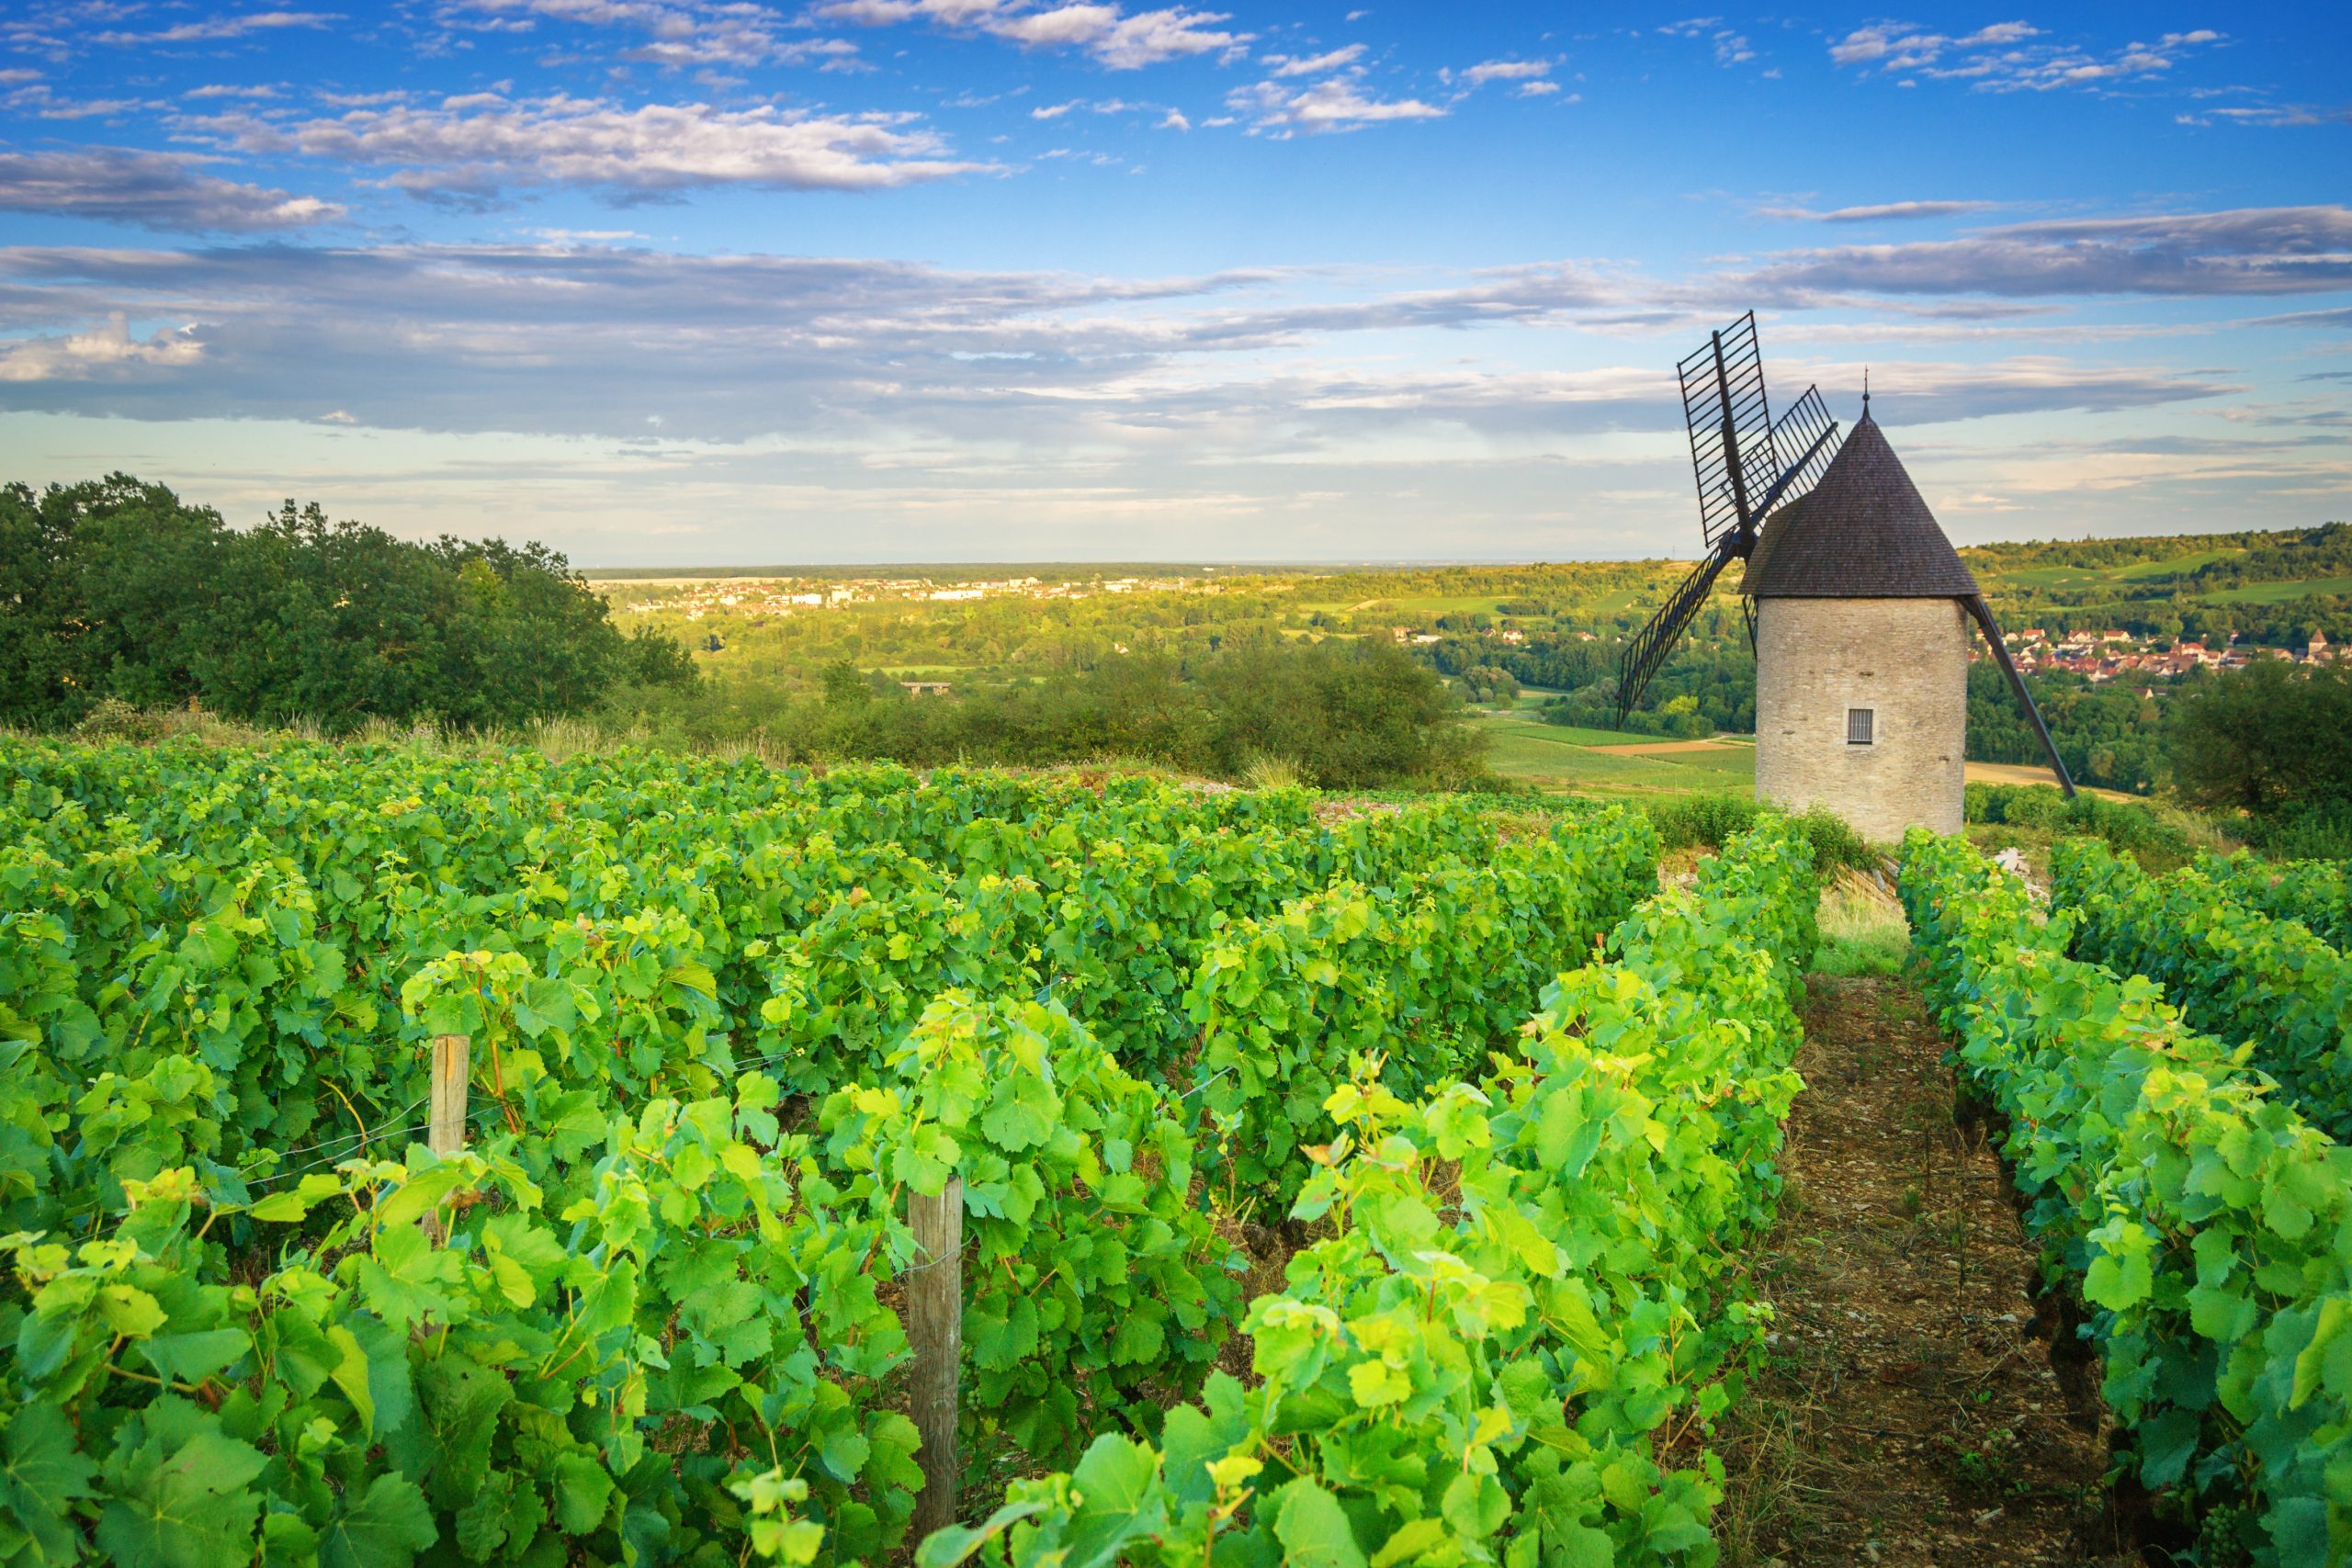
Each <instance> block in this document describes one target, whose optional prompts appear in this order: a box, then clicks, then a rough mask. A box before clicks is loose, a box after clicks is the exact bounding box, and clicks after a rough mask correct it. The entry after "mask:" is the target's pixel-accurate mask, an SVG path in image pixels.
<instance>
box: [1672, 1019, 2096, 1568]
mask: <svg viewBox="0 0 2352 1568" xmlns="http://www.w3.org/2000/svg"><path fill="white" fill-rule="evenodd" d="M1807 988H1808V991H1809V993H1810V998H1811V999H1810V1001H1809V1004H1808V1006H1807V1009H1806V1015H1805V1034H1806V1043H1805V1045H1804V1051H1803V1054H1802V1055H1800V1056H1799V1058H1798V1063H1797V1065H1798V1069H1799V1071H1800V1072H1802V1073H1803V1074H1804V1079H1805V1083H1806V1086H1807V1087H1806V1089H1805V1091H1804V1094H1802V1095H1801V1096H1799V1097H1798V1100H1797V1102H1796V1105H1795V1108H1794V1110H1793V1111H1792V1112H1791V1115H1790V1119H1789V1125H1788V1143H1787V1146H1786V1149H1785V1151H1784V1154H1783V1156H1782V1166H1783V1168H1784V1169H1785V1171H1786V1172H1787V1175H1788V1181H1789V1185H1788V1191H1787V1194H1786V1197H1785V1199H1784V1201H1783V1206H1782V1217H1781V1223H1780V1224H1779V1226H1778V1227H1777V1229H1776V1230H1775V1232H1774V1234H1773V1235H1771V1236H1770V1238H1768V1241H1767V1243H1766V1245H1765V1247H1764V1248H1763V1250H1762V1253H1761V1255H1760V1257H1759V1258H1758V1265H1757V1270H1756V1275H1755V1285H1756V1289H1757V1292H1758V1295H1760V1296H1761V1297H1762V1298H1763V1299H1765V1300H1767V1301H1769V1302H1770V1303H1771V1304H1772V1307H1773V1310H1774V1313H1775V1315H1776V1319H1777V1323H1776V1328H1775V1338H1774V1341H1773V1343H1772V1345H1771V1348H1770V1360H1769V1362H1768V1365H1767V1367H1766V1369H1765V1371H1763V1373H1762V1374H1761V1375H1760V1376H1758V1378H1757V1379H1756V1380H1755V1381H1754V1382H1752V1383H1751V1384H1750V1385H1749V1387H1748V1389H1747V1392H1746V1393H1744V1394H1743V1395H1742V1397H1741V1398H1740V1400H1739V1402H1738V1404H1737V1407H1736V1410H1735V1412H1734V1417H1733V1419H1731V1420H1730V1421H1728V1422H1727V1423H1726V1426H1725V1429H1724V1430H1723V1431H1721V1432H1720V1433H1719V1434H1718V1442H1719V1445H1720V1446H1721V1448H1722V1450H1723V1452H1724V1456H1725V1461H1726V1464H1727V1466H1728V1469H1729V1472H1730V1477H1729V1481H1730V1484H1729V1497H1728V1499H1727V1505H1726V1506H1725V1508H1724V1511H1723V1512H1722V1513H1721V1514H1719V1515H1718V1516H1717V1531H1718V1537H1719V1539H1720V1540H1722V1541H1723V1543H1724V1561H1725V1562H1727V1563H1729V1564H1732V1565H1733V1568H1762V1565H1766V1564H1773V1565H1778V1568H1798V1565H1801V1564H1816V1563H1817V1564H1830V1563H1837V1564H1841V1565H1843V1564H1849V1563H1884V1564H1905V1565H1908V1564H1928V1563H1933V1564H1938V1565H1939V1568H1948V1565H1954V1564H1958V1565H1964V1568H1992V1565H1995V1564H2001V1565H2009V1564H2026V1563H2072V1564H2117V1565H2120V1564H2125V1563H2137V1562H2140V1561H2141V1557H2140V1554H2139V1552H2138V1551H2137V1550H2136V1549H2135V1548H2134V1547H2133V1545H2132V1543H2131V1540H2128V1539H2126V1538H2127V1537H2128V1535H2129V1534H2130V1531H2129V1529H2128V1528H2127V1527H2126V1526H2125V1525H2123V1524H2122V1523H2121V1522H2120V1520H2119V1517H2118V1516H2117V1514H2116V1513H2115V1511H2114V1509H2113V1507H2112V1506H2111V1505H2110V1502H2109V1496H2108V1494H2107V1491H2106V1489H2105V1487H2104V1485H2103V1484H2102V1477H2103V1474H2104V1472H2105V1469H2106V1457H2107V1450H2108V1445H2107V1441H2106V1430H2105V1428H2106V1422H2105V1416H2104V1412H2103V1411H2102V1410H2101V1408H2100V1407H2099V1404H2098V1395H2097V1392H2096V1391H2097V1387H2098V1378H2097V1369H2096V1367H2095V1366H2094V1367H2090V1368H2088V1369H2087V1373H2088V1375H2086V1369H2085V1368H2084V1367H2083V1365H2082V1363H2081V1357H2080V1354H2079V1352H2078V1350H2077V1348H2075V1346H2074V1345H2073V1344H2072V1343H2071V1342H2069V1343H2065V1344H2062V1345H2061V1346H2060V1347H2059V1350H2060V1355H2059V1360H2058V1364H2057V1366H2056V1367H2054V1368H2053V1364H2052V1354H2051V1352H2052V1346H2051V1344H2050V1342H2049V1341H2048V1340H2047V1339H2045V1338H2044V1337H2041V1336H2043V1335H2044V1334H2047V1333H2049V1332H2051V1331H2052V1329H2051V1325H2050V1323H2049V1322H2048V1321H2047V1320H2048V1319H2049V1318H2051V1317H2052V1316H2054V1315H2055V1314H2041V1318H2040V1319H2039V1320H2038V1317H2037V1311H2036V1304H2035V1301H2034V1299H2033V1297H2032V1294H2031V1292H2032V1289H2033V1282H2034V1280H2035V1278H2036V1269H2035V1258H2034V1249H2033V1247H2031V1245H2030V1243H2028V1242H2027V1240H2026V1239H2025V1236H2024V1235H2023V1234H2022V1232H2021V1231H2020V1229H2019V1227H2018V1219H2017V1213H2016V1210H2015V1208H2014V1206H2013V1203H2012V1201H2011V1198H2010V1195H2009V1189H2008V1185H2007V1179H2006V1177H2005V1176H2004V1175H2003V1172H2002V1169H2001V1166H2000V1162H1999V1160H1998V1159H1997V1157H1996V1152H1995V1151H1994V1150H1993V1149H1992V1148H1989V1147H1987V1146H1986V1140H1987V1134H1986V1131H1985V1126H1984V1124H1983V1123H1982V1122H1979V1121H1976V1120H1974V1119H1973V1118H1967V1119H1962V1118H1957V1117H1956V1116H1955V1108H1956V1106H1957V1104H1958V1103H1959V1102H1958V1100H1957V1096H1956V1087H1955V1083H1954V1080H1953V1077H1952V1074H1951V1069H1950V1068H1948V1067H1947V1066H1944V1065H1943V1061H1942V1055H1943V1048H1944V1046H1943V1041H1942V1039H1941V1037H1940V1036H1939V1032H1938V1031H1937V1030H1936V1028H1935V1026H1934V1024H1933V1022H1932V1021H1930V1020H1929V1019H1928V1016H1927V1013H1926V1010H1925V1009H1924V1006H1923V1004H1922V1002H1921V999H1920V997H1919V994H1918V992H1917V989H1916V988H1915V987H1913V986H1912V985H1911V984H1910V983H1909V982H1907V981H1905V980H1900V979H1882V978H1855V979H1845V978H1832V977H1829V976H1813V977H1812V978H1811V979H1809V980H1808V981H1807Z"/></svg>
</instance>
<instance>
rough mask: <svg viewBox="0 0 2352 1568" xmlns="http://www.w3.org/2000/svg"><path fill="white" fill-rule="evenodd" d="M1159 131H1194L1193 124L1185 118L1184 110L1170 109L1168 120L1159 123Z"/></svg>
mask: <svg viewBox="0 0 2352 1568" xmlns="http://www.w3.org/2000/svg"><path fill="white" fill-rule="evenodd" d="M1158 129H1159V130H1192V129H1193V122H1192V121H1191V120H1189V119H1186V118H1184V111H1183V110H1182V109H1170V110H1169V111H1168V118H1166V119H1163V120H1161V121H1160V122H1159V127H1158Z"/></svg>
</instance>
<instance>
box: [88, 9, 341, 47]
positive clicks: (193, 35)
mask: <svg viewBox="0 0 2352 1568" xmlns="http://www.w3.org/2000/svg"><path fill="white" fill-rule="evenodd" d="M341 20H343V17H342V15H341V13H339V12H334V11H249V12H247V13H245V14H244V15H243V16H241V17H206V18H205V19H204V20H203V21H200V22H181V23H179V24H178V25H176V26H175V27H169V28H164V29H163V30H162V31H160V32H152V33H130V32H104V33H100V34H98V35H97V37H96V41H97V42H99V43H110V44H142V43H209V42H214V41H217V40H220V39H238V38H244V37H246V36H248V35H249V34H253V33H266V32H278V31H282V30H284V29H285V28H325V27H331V26H333V25H334V23H336V22H339V21H341Z"/></svg>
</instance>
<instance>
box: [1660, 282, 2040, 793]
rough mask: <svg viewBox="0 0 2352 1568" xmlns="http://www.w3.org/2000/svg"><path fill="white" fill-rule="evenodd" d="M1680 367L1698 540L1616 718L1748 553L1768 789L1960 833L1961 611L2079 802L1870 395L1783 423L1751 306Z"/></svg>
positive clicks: (1812, 390) (1747, 609)
mask: <svg viewBox="0 0 2352 1568" xmlns="http://www.w3.org/2000/svg"><path fill="white" fill-rule="evenodd" d="M1675 368H1676V374H1677V376H1678V378H1679V380H1680V383H1681V389H1682V414H1683V422H1684V423H1685V424H1686V425H1687V426H1688V427H1689V430H1690V434H1691V468H1692V470H1693V472H1694V473H1695V474H1696V475H1697V478H1698V485H1699V526H1700V534H1701V537H1702V540H1703V543H1704V553H1703V555H1702V557H1701V558H1700V560H1699V563H1698V564H1697V565H1696V566H1694V567H1692V568H1691V571H1690V573H1689V574H1688V575H1687V576H1685V577H1684V578H1683V580H1682V581H1680V582H1679V584H1677V585H1676V587H1675V589H1674V592H1672V593H1670V594H1668V596H1667V600H1666V603H1665V604H1662V605H1660V606H1659V607H1658V610H1657V614H1656V615H1652V616H1651V617H1650V619H1649V621H1648V623H1647V624H1646V625H1645V626H1643V627H1642V629H1641V630H1640V631H1639V632H1637V633H1635V634H1634V639H1633V640H1632V641H1631V642H1630V643H1628V644H1627V645H1626V648H1625V651H1624V655H1623V660H1621V662H1620V664H1619V668H1618V680H1617V712H1618V717H1619V719H1620V721H1621V722H1622V721H1623V718H1624V717H1625V716H1627V715H1629V714H1631V713H1632V712H1633V710H1634V706H1635V705H1637V704H1639V703H1640V701H1641V699H1642V695H1643V694H1644V693H1645V691H1646V690H1647V689H1648V687H1649V684H1650V682H1651V680H1652V678H1653V677H1655V676H1656V675H1657V672H1658V671H1659V670H1660V669H1661V668H1662V667H1663V666H1664V665H1665V663H1666V661H1667V659H1668V656H1669V655H1670V654H1672V652H1673V651H1674V647H1675V644H1676V643H1677V642H1678V641H1679V639H1680V637H1681V636H1682V634H1683V632H1684V631H1686V630H1687V629H1688V628H1689V627H1690V625H1691V622H1692V621H1693V620H1694V619H1696V618H1697V617H1698V615H1699V613H1700V611H1701V610H1702V609H1704V608H1705V607H1706V604H1707V600H1708V597H1709V595H1710V594H1711V593H1712V592H1713V589H1714V585H1715V580H1716V579H1717V578H1719V577H1721V576H1722V575H1723V573H1724V570H1725V569H1727V568H1728V567H1729V566H1730V565H1731V563H1732V562H1734V561H1741V562H1744V563H1746V570H1745V571H1744V573H1743V575H1742V579H1741V581H1740V592H1741V595H1742V599H1741V607H1742V610H1743V613H1744V615H1745V618H1746V622H1747V635H1748V642H1749V646H1750V647H1751V648H1753V649H1755V650H1756V655H1757V721H1756V733H1757V792H1758V795H1762V796H1764V797H1765V798H1768V799H1776V800H1781V801H1782V802H1784V803H1787V804H1792V805H1811V804H1815V803H1816V802H1818V803H1820V804H1826V805H1829V806H1831V807H1834V808H1836V809H1838V810H1840V811H1841V812H1843V813H1844V814H1846V815H1847V816H1848V817H1849V818H1851V819H1853V820H1854V821H1855V822H1856V825H1857V826H1860V827H1863V828H1864V829H1865V830H1870V829H1873V828H1874V829H1881V830H1882V836H1889V837H1892V836H1897V835H1899V832H1900V828H1901V826H1903V825H1905V824H1907V823H1909V822H1913V821H1921V822H1926V823H1927V824H1928V825H1929V826H1932V827H1937V828H1938V829H1939V831H1951V830H1955V829H1957V828H1958V827H1959V825H1960V809H1961V786H1962V780H1963V777H1964V773H1963V761H1962V758H1963V753H1964V750H1965V739H1966V725H1967V661H1968V653H1967V640H1968V628H1967V624H1966V621H1963V620H1962V618H1961V617H1962V615H1963V614H1964V615H1965V616H1966V617H1967V619H1968V620H1973V622H1974V623H1975V625H1976V626H1977V627H1978V628H1979V629H1980V630H1981V631H1982V632H1983V633H1984V636H1985V644H1986V646H1987V647H1988V648H1989V649H1991V651H1992V654H1993V657H1994V658H1995V659H1996V660H1997V661H1998V662H1999V664H2000V667H2001V669H2002V671H2003V672H2004V673H2005V674H2006V675H2007V678H2008V684H2009V689H2010V691H2011V693H2012V694H2014V695H2015V696H2016V697H2017V699H2018V705H2019V706H2020V707H2021V708H2022V709H2023V710H2024V713H2025V716H2026V718H2027V720H2028V721H2029V723H2030V725H2031V727H2032V728H2033V731H2034V734H2035V736H2036V737H2037V738H2038V739H2040V741H2041V750H2042V753H2043V755H2044V756H2045V757H2046V758H2047V759H2048V760H2049V762H2050V766H2051V770H2052V773H2055V774H2056V775H2057V779H2058V783H2059V785H2060V787H2061V788H2063V789H2064V791H2065V793H2066V794H2067V795H2070V796H2071V795H2073V794H2074V793H2075V785H2074V781H2073V780H2072V779H2071V778H2070V777H2068V776H2067V773H2066V768H2065V764H2064V762H2062V761H2059V758H2058V751H2057V748H2056V747H2055V746H2053V745H2052V743H2051V739H2050V731H2049V728H2048V727H2047V726H2045V725H2044V724H2043V723H2042V721H2041V713H2040V712H2039V711H2038V710H2037V709H2036V708H2035V706H2034V704H2033V698H2032V696H2031V695H2030V694H2029V693H2028V692H2027V691H2026V688H2025V681H2024V678H2023V677H2022V676H2021V675H2020V674H2019V673H2018V669H2017V666H2016V664H2015V663H2014V662H2013V661H2012V660H2010V658H2009V651H2008V647H2007V644H2006V643H2005V642H2003V641H2002V639H2001V633H2000V628H1999V627H1998V626H1996V625H1995V623H1994V620H1993V614H1992V610H1991V609H1990V607H1989V606H1988V605H1986V604H1985V596H1984V594H1983V593H1982V592H1980V591H1979V590H1978V588H1977V585H1976V580H1975V578H1974V577H1973V575H1971V573H1970V572H1969V570H1968V568H1967V567H1966V566H1965V565H1964V564H1962V561H1961V559H1960V557H1959V555H1958V553H1957V552H1955V551H1954V550H1953V549H1952V547H1951V541H1950V540H1949V539H1947V538H1946V537H1945V536H1944V534H1943V531H1942V529H1941V528H1939V526H1938V525H1937V524H1936V520H1935V517H1934V515H1933V514H1932V513H1929V511H1928V505H1927V502H1925V501H1924V500H1922V499H1921V498H1920V495H1919V492H1918V489H1917V486H1916V485H1914V484H1913V483H1912V482H1911V478H1910V476H1909V475H1908V474H1907V473H1905V471H1904V468H1903V465H1902V463H1901V461H1900V460H1899V459H1897V458H1896V457H1895V456H1894V448H1893V447H1891V446H1888V444H1887V441H1886V437H1885V435H1884V434H1883V433H1882V432H1881V431H1880V430H1879V427H1878V425H1877V423H1875V422H1874V421H1873V420H1872V419H1871V413H1870V396H1869V394H1868V393H1867V392H1865V393H1864V394H1863V397H1862V414H1861V418H1860V422H1859V423H1856V425H1855V426H1854V429H1853V431H1852V432H1851V434H1849V435H1847V436H1846V437H1845V438H1844V439H1843V440H1840V438H1839V435H1838V423H1837V422H1836V421H1835V420H1833V419H1831V418H1830V417H1829V411H1828V408H1827V406H1826V404H1825V403H1824V402H1823V401H1822V398H1821V392H1820V389H1818V388H1816V387H1807V388H1806V389H1804V393H1803V394H1802V395H1801V396H1799V397H1798V398H1797V399H1796V400H1795V401H1794V402H1792V403H1791V404H1789V405H1788V406H1787V407H1786V409H1785V410H1783V412H1781V417H1780V418H1779V419H1777V420H1776V419H1774V418H1773V417H1772V409H1771V402H1770V397H1769V396H1768V394H1767V392H1766V390H1765V385H1764V364H1763V357H1762V355H1761V353H1760V352H1759V350H1758V344H1757V337H1756V313H1755V312H1754V311H1753V310H1751V311H1749V312H1747V314H1746V315H1744V316H1742V317H1740V319H1739V320H1738V321H1735V322H1733V323H1732V324H1731V326H1729V327H1728V328H1725V329H1724V330H1723V331H1721V332H1716V333H1709V334H1708V338H1707V342H1706V343H1705V344H1703V345H1702V346H1701V347H1700V348H1699V349H1698V350H1697V351H1696V352H1695V353H1693V354H1691V355H1690V356H1689V357H1688V358H1686V359H1684V360H1683V361H1681V363H1680V364H1679V365H1678V366H1677V367H1675ZM1939 605H1941V606H1957V612H1955V611H1954V610H1953V609H1951V608H1949V607H1945V608H1939Z"/></svg>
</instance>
